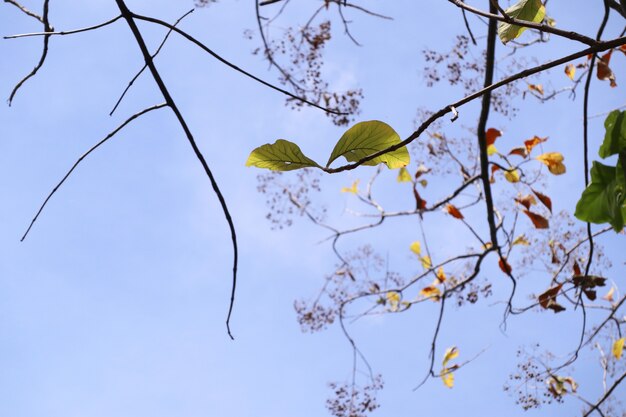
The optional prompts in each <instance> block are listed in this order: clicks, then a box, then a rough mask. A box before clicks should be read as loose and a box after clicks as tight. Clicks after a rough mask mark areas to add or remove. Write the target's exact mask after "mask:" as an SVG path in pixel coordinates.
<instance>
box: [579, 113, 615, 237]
mask: <svg viewBox="0 0 626 417" xmlns="http://www.w3.org/2000/svg"><path fill="white" fill-rule="evenodd" d="M624 116H625V112H619V111H617V110H616V111H613V112H611V114H609V116H608V117H607V118H606V121H605V122H604V126H605V128H606V135H605V136H604V142H603V143H602V145H601V146H600V150H599V152H598V153H599V154H600V157H602V158H606V157H608V156H611V155H615V154H619V159H618V162H617V166H608V165H604V164H601V163H599V162H596V161H594V163H593V167H592V168H591V183H590V184H589V186H588V187H587V188H586V189H585V191H583V194H582V196H581V198H580V200H579V201H578V204H577V205H576V212H575V213H574V214H575V216H576V217H577V218H579V219H580V220H583V221H586V222H590V223H609V224H610V225H611V226H613V229H614V230H615V231H616V232H619V231H621V230H622V229H623V228H624V222H625V220H626V204H625V200H626V173H625V172H624V168H625V167H626V121H625V117H624Z"/></svg>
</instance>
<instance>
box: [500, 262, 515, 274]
mask: <svg viewBox="0 0 626 417" xmlns="http://www.w3.org/2000/svg"><path fill="white" fill-rule="evenodd" d="M498 266H499V267H500V269H501V270H502V272H504V273H505V274H507V275H508V274H510V273H511V272H512V271H513V268H511V265H509V263H508V262H507V261H506V259H504V258H500V260H499V261H498Z"/></svg>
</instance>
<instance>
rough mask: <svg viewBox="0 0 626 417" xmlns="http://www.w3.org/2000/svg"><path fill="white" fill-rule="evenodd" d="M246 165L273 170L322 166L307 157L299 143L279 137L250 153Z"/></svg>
mask: <svg viewBox="0 0 626 417" xmlns="http://www.w3.org/2000/svg"><path fill="white" fill-rule="evenodd" d="M246 166H247V167H249V166H255V167H257V168H266V169H271V170H272V171H293V170H294V169H300V168H307V167H317V168H319V167H320V166H319V165H318V164H317V162H315V161H314V160H312V159H309V158H307V157H306V156H305V155H304V154H303V153H302V151H301V150H300V148H299V147H298V145H296V144H295V143H292V142H289V141H288V140H284V139H278V140H277V141H276V142H274V143H272V144H269V143H267V144H265V145H263V146H259V147H258V148H256V149H255V150H253V151H252V152H251V153H250V156H249V157H248V160H247V161H246Z"/></svg>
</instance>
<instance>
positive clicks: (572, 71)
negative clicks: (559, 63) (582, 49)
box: [565, 64, 576, 81]
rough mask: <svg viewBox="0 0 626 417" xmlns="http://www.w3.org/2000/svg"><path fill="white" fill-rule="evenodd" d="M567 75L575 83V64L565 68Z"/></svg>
mask: <svg viewBox="0 0 626 417" xmlns="http://www.w3.org/2000/svg"><path fill="white" fill-rule="evenodd" d="M565 75H567V76H568V77H569V79H570V80H572V81H574V77H575V76H576V67H575V66H574V64H568V65H567V66H566V67H565Z"/></svg>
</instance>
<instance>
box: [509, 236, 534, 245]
mask: <svg viewBox="0 0 626 417" xmlns="http://www.w3.org/2000/svg"><path fill="white" fill-rule="evenodd" d="M513 244H514V245H522V246H530V242H529V241H528V239H526V236H524V235H519V236H518V237H516V238H515V240H514V241H513Z"/></svg>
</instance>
